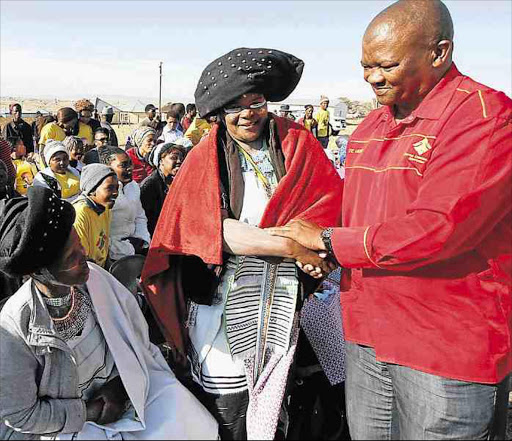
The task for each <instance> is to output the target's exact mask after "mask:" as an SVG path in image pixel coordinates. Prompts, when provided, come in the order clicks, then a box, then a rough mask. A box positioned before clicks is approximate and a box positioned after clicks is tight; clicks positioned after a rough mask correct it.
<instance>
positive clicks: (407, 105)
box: [272, 0, 512, 439]
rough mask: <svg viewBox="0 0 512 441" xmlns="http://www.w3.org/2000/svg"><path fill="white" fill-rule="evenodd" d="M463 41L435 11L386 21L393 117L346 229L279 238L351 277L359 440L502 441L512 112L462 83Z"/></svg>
mask: <svg viewBox="0 0 512 441" xmlns="http://www.w3.org/2000/svg"><path fill="white" fill-rule="evenodd" d="M452 40H453V24H452V21H451V17H450V14H449V12H448V9H447V8H446V6H445V5H444V4H443V3H441V2H440V1H437V0H431V1H422V0H419V1H414V2H410V1H399V2H397V3H394V4H393V5H391V6H390V7H388V8H387V9H385V10H384V11H382V12H381V13H380V14H379V15H377V17H375V18H374V20H373V21H372V22H371V23H370V25H369V26H368V28H367V30H366V32H365V35H364V38H363V54H362V66H363V69H364V78H365V80H366V81H367V82H368V83H369V84H370V85H371V86H372V88H373V90H374V92H375V94H376V96H377V99H378V101H379V103H380V104H382V107H381V108H379V109H377V110H375V111H373V112H372V113H371V114H370V115H369V116H368V117H367V118H366V119H365V120H364V121H363V123H362V124H361V125H360V126H359V127H358V128H357V130H356V131H355V132H354V134H353V135H352V137H351V139H350V141H349V143H348V146H347V162H346V179H345V181H346V184H345V189H344V199H343V222H342V223H343V227H342V228H334V229H331V228H327V229H324V228H323V227H319V226H317V225H314V224H311V223H308V222H304V221H292V222H291V223H290V224H288V225H287V226H285V227H281V228H274V229H272V232H273V234H278V235H283V236H286V237H290V238H293V239H296V240H297V241H299V242H300V243H302V244H303V245H305V246H307V247H309V248H311V249H316V250H327V251H330V252H331V253H332V254H333V255H334V257H335V258H336V259H337V261H338V262H339V263H340V265H342V266H343V267H345V268H349V269H350V271H351V286H350V288H349V289H348V291H347V292H344V293H343V294H342V308H343V320H344V328H345V336H346V340H347V384H346V394H347V412H348V418H349V426H350V433H351V436H352V438H353V439H390V437H392V438H394V437H395V436H399V437H400V438H403V439H425V438H435V439H443V438H462V439H470V438H471V439H476V438H480V437H482V438H486V437H487V438H489V439H504V436H505V423H506V408H507V395H508V379H509V374H510V371H511V370H512V355H511V327H512V326H511V325H512V313H511V310H512V301H511V300H512V295H511V294H512V289H511V285H512V283H511V281H512V274H511V273H512V136H511V129H512V101H511V100H510V98H508V97H507V96H506V95H505V94H503V93H501V92H497V91H495V90H493V89H491V88H489V87H486V86H484V85H482V84H479V83H477V82H475V81H473V80H472V79H471V78H469V77H467V76H465V75H463V74H461V73H460V72H459V71H458V70H457V68H456V67H455V64H453V62H452V51H453V41H452ZM347 276H348V273H347V272H346V276H345V277H346V278H348V277H347ZM395 428H399V432H400V433H399V434H398V435H397V433H396V431H395Z"/></svg>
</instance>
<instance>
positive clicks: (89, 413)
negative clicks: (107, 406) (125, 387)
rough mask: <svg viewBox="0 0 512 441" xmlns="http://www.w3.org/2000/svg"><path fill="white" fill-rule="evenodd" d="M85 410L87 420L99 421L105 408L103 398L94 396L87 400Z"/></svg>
mask: <svg viewBox="0 0 512 441" xmlns="http://www.w3.org/2000/svg"><path fill="white" fill-rule="evenodd" d="M85 410H86V417H85V420H86V421H94V422H97V421H98V419H99V418H100V415H101V411H102V410H103V400H101V399H96V398H94V399H91V400H88V401H86V402H85Z"/></svg>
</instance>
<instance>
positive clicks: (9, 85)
mask: <svg viewBox="0 0 512 441" xmlns="http://www.w3.org/2000/svg"><path fill="white" fill-rule="evenodd" d="M391 3H392V2H391V1H389V0H378V1H377V0H376V1H324V2H321V1H315V2H311V1H281V2H279V1H273V2H270V1H266V2H265V1H243V0H239V1H222V2H221V1H209V2H202V1H188V2H184V1H172V2H171V1H169V2H166V1H158V2H149V1H144V2H143V1H102V2H100V1H87V2H82V1H68V2H64V1H34V2H30V1H5V0H2V1H1V2H0V8H1V10H0V29H1V30H0V38H1V40H0V43H1V48H0V49H1V50H0V94H1V95H2V96H25V97H40V96H50V97H62V98H74V97H78V96H87V97H90V98H93V97H95V96H97V95H99V96H112V95H125V96H139V97H148V98H153V97H154V98H156V97H157V96H158V63H159V61H163V63H164V82H163V96H164V99H165V100H174V101H177V100H183V101H189V100H191V99H192V98H193V92H194V89H195V86H196V83H197V80H198V77H199V75H200V73H201V71H202V69H203V68H204V67H205V66H206V64H207V63H209V62H210V61H211V60H213V59H214V58H216V57H218V56H220V55H222V54H223V53H225V52H227V51H229V50H230V49H233V48H235V47H240V46H249V47H260V46H261V47H268V48H277V49H281V50H285V51H288V52H291V53H293V54H294V55H296V56H298V57H299V58H302V59H303V60H304V61H305V64H306V66H305V70H304V74H303V77H302V80H301V83H300V84H299V86H298V87H297V89H296V91H295V92H294V94H293V95H292V98H293V97H296V98H315V99H316V98H318V97H319V96H320V95H321V94H328V95H329V96H330V97H331V99H332V98H336V97H339V96H342V95H343V96H349V97H351V98H353V99H370V98H371V97H372V93H371V91H370V88H369V86H367V85H366V84H365V83H364V81H363V79H362V69H361V67H360V64H359V62H360V57H361V54H360V51H361V49H360V47H361V43H360V42H361V36H362V34H363V32H364V30H365V28H366V26H367V24H368V23H369V21H370V20H371V19H372V18H373V17H374V16H375V15H376V14H377V13H378V12H379V11H380V10H382V9H383V8H385V7H386V6H387V5H389V4H391ZM446 4H447V6H448V8H449V9H450V12H451V14H452V17H453V21H454V24H455V56H454V59H455V62H456V63H457V65H458V67H459V69H460V70H461V71H462V72H464V73H467V74H469V75H471V76H472V77H473V78H475V79H476V80H478V81H480V82H483V83H484V84H487V85H489V86H492V87H494V88H496V89H499V90H503V91H505V92H506V93H507V94H508V95H509V96H510V95H511V94H512V85H511V81H512V80H511V78H512V61H511V58H512V57H511V54H512V46H511V41H512V30H511V23H512V2H510V1H509V0H502V1H464V0H454V1H446Z"/></svg>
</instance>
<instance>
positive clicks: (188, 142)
mask: <svg viewBox="0 0 512 441" xmlns="http://www.w3.org/2000/svg"><path fill="white" fill-rule="evenodd" d="M174 144H176V145H181V146H183V147H184V148H185V150H186V151H188V150H189V149H191V148H192V147H194V144H192V141H191V140H190V139H188V138H185V137H184V136H182V137H181V138H178V139H177V140H176V141H174Z"/></svg>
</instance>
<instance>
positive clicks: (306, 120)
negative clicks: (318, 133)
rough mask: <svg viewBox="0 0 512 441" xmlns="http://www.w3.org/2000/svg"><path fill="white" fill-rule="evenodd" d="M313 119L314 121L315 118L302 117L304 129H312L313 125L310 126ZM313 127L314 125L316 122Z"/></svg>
mask: <svg viewBox="0 0 512 441" xmlns="http://www.w3.org/2000/svg"><path fill="white" fill-rule="evenodd" d="M313 121H315V120H314V119H306V118H304V127H306V129H308V130H309V131H310V132H311V130H313V127H312V125H313ZM314 127H316V124H315V126H314Z"/></svg>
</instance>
